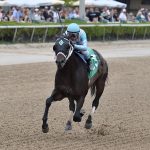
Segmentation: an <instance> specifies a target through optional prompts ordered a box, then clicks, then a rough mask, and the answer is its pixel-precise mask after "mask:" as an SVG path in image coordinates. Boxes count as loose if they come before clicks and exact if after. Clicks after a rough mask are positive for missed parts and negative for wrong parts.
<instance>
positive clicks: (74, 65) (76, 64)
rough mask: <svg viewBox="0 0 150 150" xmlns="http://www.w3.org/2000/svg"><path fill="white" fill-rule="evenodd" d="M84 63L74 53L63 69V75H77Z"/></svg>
mask: <svg viewBox="0 0 150 150" xmlns="http://www.w3.org/2000/svg"><path fill="white" fill-rule="evenodd" d="M82 63H83V62H82V61H81V59H80V58H79V57H78V56H77V55H76V54H75V53H72V55H71V56H70V57H69V59H68V60H67V62H66V64H65V66H64V68H63V69H61V73H63V74H64V75H66V74H67V73H69V74H71V73H75V72H76V71H78V70H79V69H80V68H81V65H82Z"/></svg>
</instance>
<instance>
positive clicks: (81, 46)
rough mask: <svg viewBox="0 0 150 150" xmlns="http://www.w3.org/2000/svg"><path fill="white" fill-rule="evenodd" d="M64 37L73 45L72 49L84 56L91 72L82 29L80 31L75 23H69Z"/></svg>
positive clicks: (85, 38)
mask: <svg viewBox="0 0 150 150" xmlns="http://www.w3.org/2000/svg"><path fill="white" fill-rule="evenodd" d="M65 35H66V36H67V37H68V39H69V40H71V41H72V43H73V44H74V48H75V49H76V50H79V51H80V52H81V54H83V55H84V58H85V59H86V61H87V64H88V65H89V71H91V70H93V67H92V63H91V60H90V53H89V51H88V49H87V36H86V33H85V31H84V30H83V29H80V27H79V25H77V24H76V23H71V24H69V25H68V27H67V30H66V32H65Z"/></svg>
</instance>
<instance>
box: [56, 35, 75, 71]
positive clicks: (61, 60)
mask: <svg viewBox="0 0 150 150" xmlns="http://www.w3.org/2000/svg"><path fill="white" fill-rule="evenodd" d="M53 50H54V52H55V55H56V64H57V66H58V68H59V69H61V68H63V67H64V65H65V64H66V62H67V60H68V59H69V57H70V56H71V54H72V52H73V46H72V44H71V42H70V41H69V40H68V39H67V38H65V37H60V38H58V39H57V40H56V42H55V45H54V46H53Z"/></svg>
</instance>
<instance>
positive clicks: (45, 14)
mask: <svg viewBox="0 0 150 150" xmlns="http://www.w3.org/2000/svg"><path fill="white" fill-rule="evenodd" d="M43 17H44V20H45V21H50V19H49V18H50V17H49V14H48V7H47V6H46V7H45V8H44V11H43Z"/></svg>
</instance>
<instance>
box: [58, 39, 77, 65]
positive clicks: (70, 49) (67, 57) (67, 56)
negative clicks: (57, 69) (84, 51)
mask: <svg viewBox="0 0 150 150" xmlns="http://www.w3.org/2000/svg"><path fill="white" fill-rule="evenodd" d="M60 39H61V38H59V39H57V40H56V42H57V41H59V40H60ZM63 39H64V40H66V41H68V42H69V46H70V48H69V52H68V55H65V54H64V53H63V52H58V53H57V54H56V57H58V56H59V55H60V56H63V57H64V58H65V60H64V61H63V62H61V63H62V65H63V66H64V65H65V64H66V62H67V60H68V59H69V58H70V56H71V55H72V53H73V50H74V47H73V45H72V43H71V41H70V40H68V39H67V38H63ZM58 43H59V44H60V45H63V41H62V40H60V41H59V42H58ZM56 63H57V61H56Z"/></svg>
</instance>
